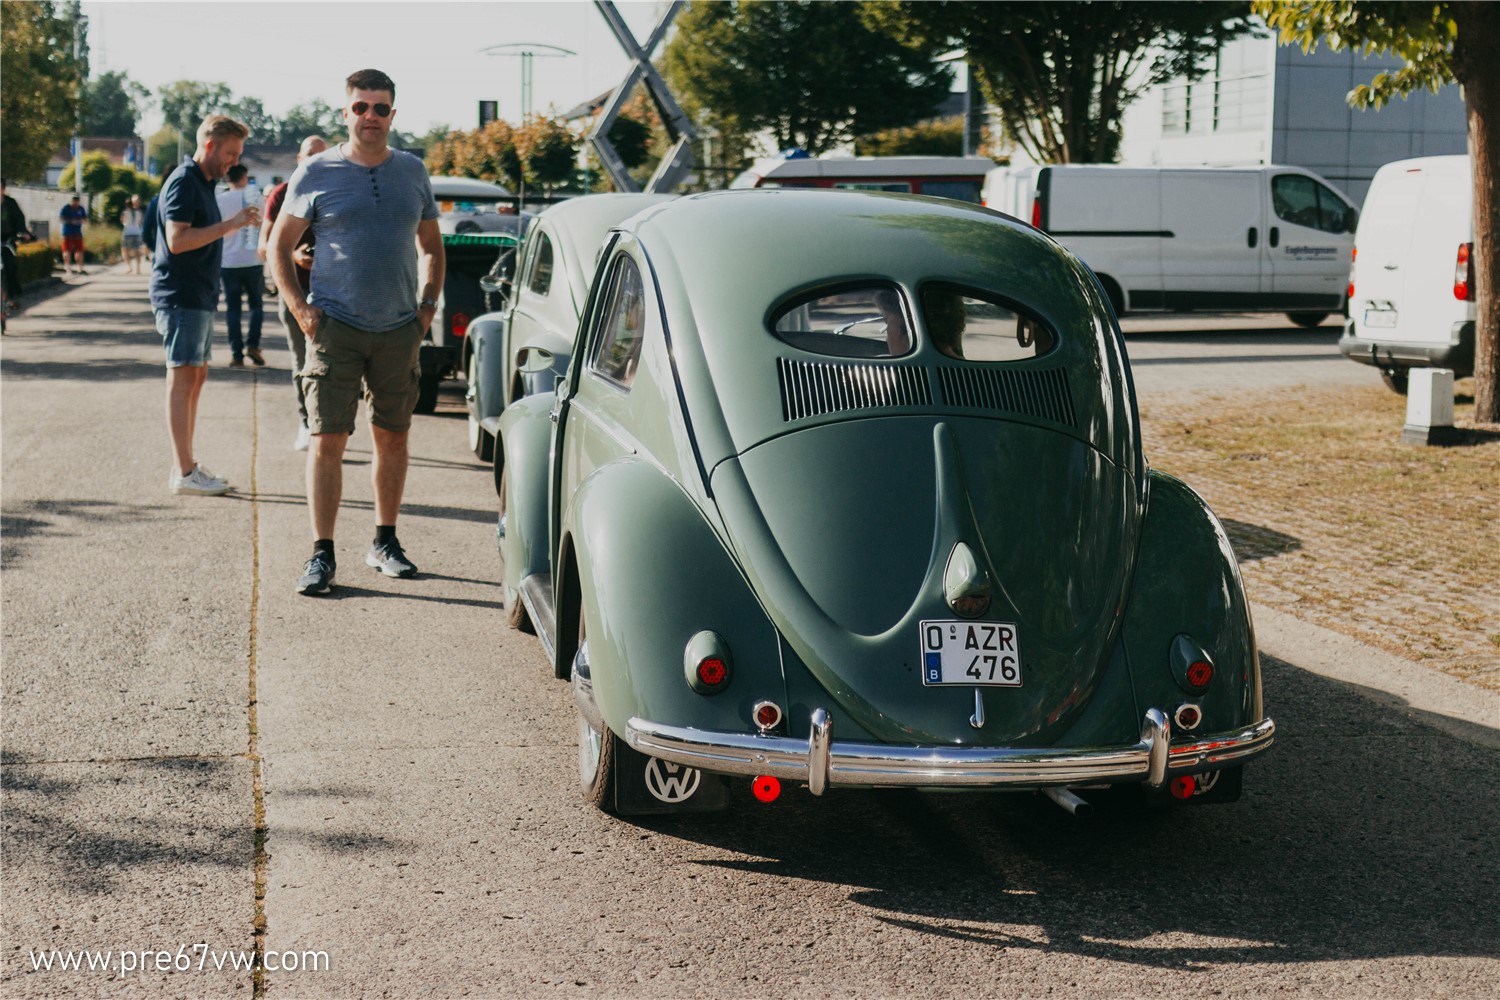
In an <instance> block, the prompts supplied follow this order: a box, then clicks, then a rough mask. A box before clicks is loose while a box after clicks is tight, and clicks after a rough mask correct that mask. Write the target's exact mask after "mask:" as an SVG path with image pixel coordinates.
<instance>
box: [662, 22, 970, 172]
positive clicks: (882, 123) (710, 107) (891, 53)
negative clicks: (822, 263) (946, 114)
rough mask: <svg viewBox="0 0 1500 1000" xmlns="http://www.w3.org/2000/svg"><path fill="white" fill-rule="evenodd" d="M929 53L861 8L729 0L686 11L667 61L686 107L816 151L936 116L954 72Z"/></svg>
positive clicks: (737, 128) (783, 144) (726, 127)
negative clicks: (875, 23) (874, 22)
mask: <svg viewBox="0 0 1500 1000" xmlns="http://www.w3.org/2000/svg"><path fill="white" fill-rule="evenodd" d="M915 6H928V5H926V4H919V5H915ZM929 56H930V54H929V53H926V52H923V51H919V50H918V49H917V48H915V47H909V45H908V44H905V43H903V42H902V41H897V40H896V39H895V38H894V37H892V35H891V33H889V32H886V31H883V30H879V29H877V28H872V27H870V26H868V25H867V23H866V22H865V21H864V20H862V19H861V17H860V9H859V7H858V6H857V5H855V4H846V3H813V2H770V0H765V2H753V3H752V2H733V0H729V2H715V3H695V4H693V5H691V6H690V7H688V8H687V10H686V11H685V12H684V13H683V14H682V15H680V16H679V17H678V18H677V32H676V35H675V36H674V37H673V39H672V41H671V42H670V43H668V45H667V48H666V51H665V52H664V53H663V61H664V65H665V72H666V76H667V79H668V81H669V82H670V84H671V86H672V88H673V92H674V93H676V94H678V95H679V96H681V97H682V98H683V104H684V107H685V108H701V109H702V110H703V111H704V112H705V115H706V118H707V121H708V123H709V124H711V125H713V126H714V127H715V128H718V129H719V130H720V131H722V132H728V133H737V134H742V135H753V134H756V133H760V132H769V133H771V135H772V136H773V137H774V142H775V143H776V146H777V147H778V148H781V149H786V148H791V147H801V148H802V149H805V150H807V151H808V152H809V153H812V154H814V155H817V154H819V153H823V152H827V151H828V150H830V149H833V148H835V147H836V146H839V145H841V144H844V143H847V142H850V141H852V140H854V139H855V138H857V137H859V136H864V135H871V134H873V133H875V132H879V131H880V130H881V129H886V128H892V127H896V126H901V125H909V124H911V123H913V122H915V121H919V120H921V119H923V118H926V117H928V116H930V115H931V114H932V113H933V110H934V109H935V108H936V107H937V105H938V104H939V103H940V102H941V101H942V99H943V97H944V95H946V94H947V92H948V86H949V80H950V77H951V72H950V70H949V69H948V68H947V66H945V65H942V64H938V63H934V62H933V61H932V60H931V58H930V57H929Z"/></svg>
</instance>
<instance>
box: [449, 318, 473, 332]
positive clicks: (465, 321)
mask: <svg viewBox="0 0 1500 1000" xmlns="http://www.w3.org/2000/svg"><path fill="white" fill-rule="evenodd" d="M448 328H449V329H451V330H452V331H453V336H455V337H462V336H463V335H464V334H465V333H467V332H468V330H469V314H468V313H454V314H453V318H452V319H450V320H449V321H448Z"/></svg>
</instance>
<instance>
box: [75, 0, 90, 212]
mask: <svg viewBox="0 0 1500 1000" xmlns="http://www.w3.org/2000/svg"><path fill="white" fill-rule="evenodd" d="M88 24H89V19H88V17H87V16H86V15H83V14H78V15H77V16H76V17H74V18H73V65H74V66H76V67H78V68H79V73H78V115H77V117H76V118H75V119H74V126H73V191H74V192H75V193H76V194H77V195H78V197H79V198H82V197H83V88H84V87H85V86H87V84H88V80H87V77H86V75H85V74H84V73H83V69H82V66H83V32H84V30H85V29H86V28H87V27H88Z"/></svg>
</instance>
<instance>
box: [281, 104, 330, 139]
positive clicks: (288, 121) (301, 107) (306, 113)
mask: <svg viewBox="0 0 1500 1000" xmlns="http://www.w3.org/2000/svg"><path fill="white" fill-rule="evenodd" d="M344 131H345V130H344V115H343V112H341V111H340V110H339V109H338V108H336V107H334V106H333V105H331V104H329V103H328V102H327V101H323V100H312V101H303V102H302V103H301V104H298V105H296V106H295V107H293V108H292V109H291V110H290V111H288V112H287V113H286V114H285V115H283V116H282V119H281V136H280V144H281V145H283V146H296V145H299V144H301V142H302V140H303V139H306V138H307V137H308V136H310V135H320V136H322V137H323V138H324V139H327V140H328V143H329V145H332V144H334V143H336V142H341V141H343V136H344Z"/></svg>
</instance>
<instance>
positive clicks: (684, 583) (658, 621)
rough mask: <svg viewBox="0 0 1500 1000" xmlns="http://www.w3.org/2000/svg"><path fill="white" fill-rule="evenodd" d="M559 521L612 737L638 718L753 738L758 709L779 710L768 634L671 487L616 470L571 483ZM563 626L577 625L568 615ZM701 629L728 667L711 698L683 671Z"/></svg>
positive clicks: (634, 466)
mask: <svg viewBox="0 0 1500 1000" xmlns="http://www.w3.org/2000/svg"><path fill="white" fill-rule="evenodd" d="M566 521H567V529H568V530H567V537H568V538H569V540H570V542H571V546H572V555H571V557H570V559H569V571H570V572H576V574H577V581H578V598H577V599H578V600H579V602H580V604H581V606H582V610H583V614H584V616H585V620H586V622H587V623H588V648H589V666H590V670H591V674H592V679H593V690H594V697H595V700H596V702H597V704H598V707H599V710H600V713H601V714H602V715H603V717H604V721H605V722H606V723H608V725H609V727H610V729H612V730H614V731H615V732H617V733H623V732H624V731H625V723H626V721H627V720H629V719H630V718H631V717H632V716H641V717H643V718H647V719H653V720H665V721H670V722H671V723H672V724H674V725H683V726H691V727H695V728H704V729H714V730H730V731H734V730H739V731H746V732H753V731H754V724H753V723H752V721H751V711H752V708H753V706H754V705H755V703H756V702H758V701H761V700H763V699H764V700H770V701H774V702H776V704H777V705H779V706H780V707H781V708H782V710H783V711H785V710H786V707H787V698H786V685H785V683H784V681H783V678H782V669H781V660H780V655H779V651H778V643H777V638H776V631H775V629H774V628H773V627H772V625H771V623H770V621H769V619H767V617H766V615H765V612H764V611H763V610H762V609H761V607H760V605H759V603H758V602H757V601H756V599H755V596H754V594H753V593H752V592H751V590H750V587H749V585H748V584H747V583H746V582H745V579H744V577H743V576H742V575H741V573H740V571H739V567H738V566H737V564H736V563H735V561H734V560H733V558H732V557H731V556H730V554H729V553H728V551H726V549H725V548H724V545H723V544H722V543H721V542H720V541H719V538H718V536H716V535H715V534H714V532H713V530H712V529H711V528H710V527H709V525H708V523H707V522H706V521H705V520H704V518H703V515H702V513H701V512H700V511H699V510H698V508H697V507H696V506H695V505H694V504H693V502H692V501H691V500H690V499H689V498H688V497H687V495H686V494H685V493H683V491H682V489H681V487H679V486H678V485H677V484H676V483H675V482H673V481H672V480H671V479H669V478H668V477H667V476H666V475H665V474H663V473H662V471H661V470H660V469H658V468H656V467H655V466H652V465H648V464H647V463H645V462H642V461H639V460H637V459H632V458H626V459H620V460H617V461H614V462H610V463H608V464H606V465H603V466H600V467H599V468H598V469H597V470H595V471H594V472H593V473H592V474H591V475H590V476H589V477H588V478H587V479H586V480H584V482H583V483H582V484H580V486H579V487H578V489H577V490H576V492H575V494H574V498H573V503H572V505H571V507H570V508H569V513H568V515H567V518H566ZM564 620H573V621H576V619H574V618H573V616H572V613H571V612H570V611H569V610H563V611H562V612H561V613H560V615H559V622H562V621H564ZM575 627H576V626H575ZM705 630H707V631H712V632H716V633H718V635H719V636H720V637H721V638H722V639H723V641H724V643H725V644H727V647H728V649H729V652H730V657H731V675H730V679H729V682H728V684H727V686H726V687H724V688H722V689H720V690H719V691H718V692H717V693H715V694H711V695H703V694H699V693H697V692H695V691H694V690H692V688H690V687H689V686H688V682H687V679H686V668H685V665H684V659H685V653H686V649H687V646H688V642H689V640H690V639H692V638H693V636H695V635H696V634H697V633H699V632H701V631H705Z"/></svg>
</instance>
